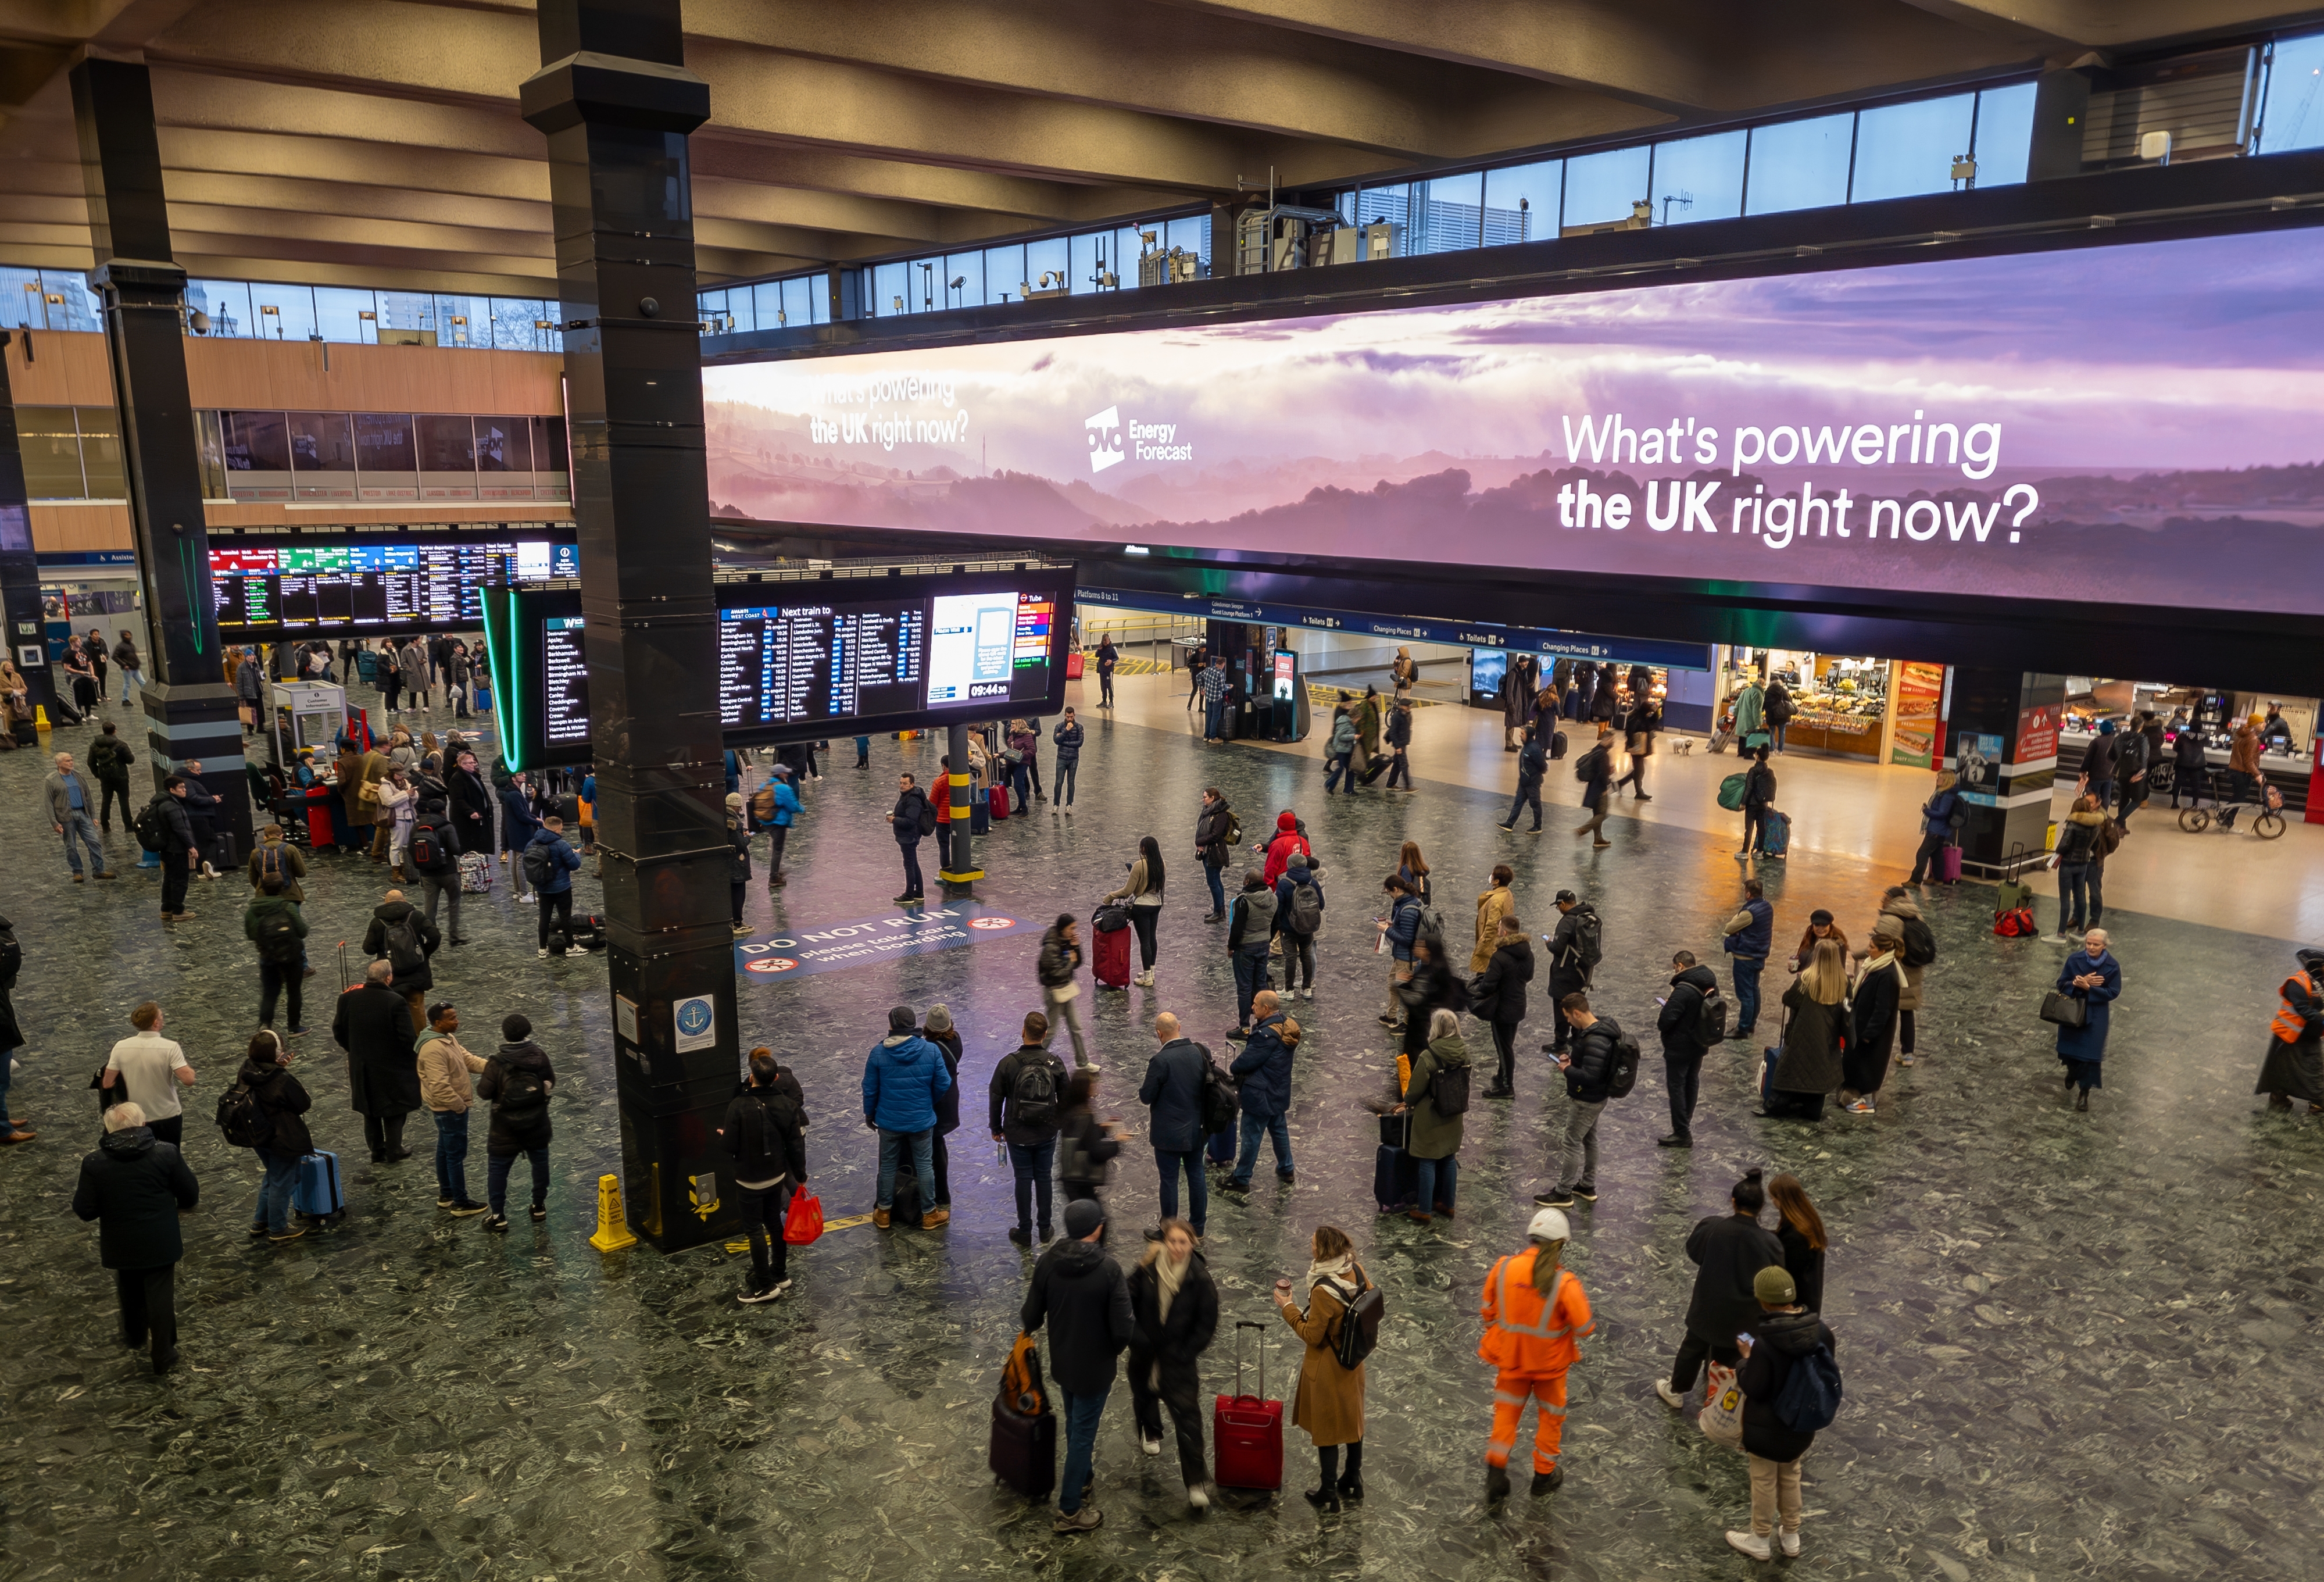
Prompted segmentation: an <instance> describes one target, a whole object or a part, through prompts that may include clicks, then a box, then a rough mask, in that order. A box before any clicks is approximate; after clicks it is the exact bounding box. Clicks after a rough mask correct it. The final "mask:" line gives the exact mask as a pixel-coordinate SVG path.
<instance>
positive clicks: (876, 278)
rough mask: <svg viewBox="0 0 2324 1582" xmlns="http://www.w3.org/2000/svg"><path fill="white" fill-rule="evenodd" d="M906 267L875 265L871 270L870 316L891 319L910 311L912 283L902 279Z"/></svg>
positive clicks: (902, 265) (901, 265) (900, 265)
mask: <svg viewBox="0 0 2324 1582" xmlns="http://www.w3.org/2000/svg"><path fill="white" fill-rule="evenodd" d="M906 267H907V266H906V265H904V264H876V265H874V266H873V268H872V270H871V316H872V317H873V318H874V319H892V318H894V317H895V316H896V315H897V314H899V313H905V312H909V311H910V310H911V300H910V298H911V289H912V282H909V281H908V280H906V279H905V278H904V271H905V269H906Z"/></svg>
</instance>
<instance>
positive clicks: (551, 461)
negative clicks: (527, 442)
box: [532, 417, 570, 473]
mask: <svg viewBox="0 0 2324 1582" xmlns="http://www.w3.org/2000/svg"><path fill="white" fill-rule="evenodd" d="M532 465H533V470H535V471H536V472H551V473H563V472H566V471H568V470H570V466H569V464H568V463H567V460H566V458H565V420H564V419H563V418H557V417H549V418H535V419H533V420H532Z"/></svg>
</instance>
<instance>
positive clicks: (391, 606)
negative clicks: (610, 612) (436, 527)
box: [210, 539, 581, 642]
mask: <svg viewBox="0 0 2324 1582" xmlns="http://www.w3.org/2000/svg"><path fill="white" fill-rule="evenodd" d="M580 569H581V562H580V551H579V550H578V548H577V547H576V546H575V545H573V544H570V543H560V542H558V541H555V540H551V539H503V540H496V541H476V542H473V543H430V542H418V541H396V540H392V539H390V540H385V541H380V542H376V543H336V544H334V543H308V544H297V543H288V544H282V545H279V546H277V545H264V546H257V545H240V544H237V545H233V546H230V547H225V548H221V547H218V546H216V545H213V546H212V547H211V549H210V598H211V603H212V605H213V606H215V607H216V609H217V624H218V629H219V631H220V632H221V633H222V634H224V635H225V636H226V638H227V640H228V641H233V642H238V641H245V640H250V639H260V640H269V639H272V637H275V636H278V635H284V636H305V635H310V634H318V633H324V632H358V633H363V634H367V635H386V634H391V633H404V632H424V631H429V630H447V631H448V630H453V629H461V630H466V629H473V628H474V627H475V626H477V625H479V624H481V623H482V622H483V620H484V601H483V596H482V594H481V592H480V591H479V590H481V589H482V588H484V587H487V586H489V585H491V584H493V583H512V584H522V583H527V582H545V581H548V580H549V579H550V578H569V577H576V576H578V575H579V574H580Z"/></svg>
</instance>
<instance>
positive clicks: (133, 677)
mask: <svg viewBox="0 0 2324 1582" xmlns="http://www.w3.org/2000/svg"><path fill="white" fill-rule="evenodd" d="M133 686H134V687H135V688H136V689H138V690H139V691H141V692H142V691H143V690H144V689H145V672H144V671H122V672H121V705H122V707H123V708H127V707H128V706H129V689H130V688H131V687H133Z"/></svg>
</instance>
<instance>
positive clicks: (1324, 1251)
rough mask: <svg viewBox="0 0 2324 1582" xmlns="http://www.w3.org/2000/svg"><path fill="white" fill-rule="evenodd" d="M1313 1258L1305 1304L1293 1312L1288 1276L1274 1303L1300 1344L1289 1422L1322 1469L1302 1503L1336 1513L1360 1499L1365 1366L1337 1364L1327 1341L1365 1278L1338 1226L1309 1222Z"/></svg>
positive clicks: (1278, 1283)
mask: <svg viewBox="0 0 2324 1582" xmlns="http://www.w3.org/2000/svg"><path fill="white" fill-rule="evenodd" d="M1312 1256H1313V1259H1314V1261H1313V1262H1312V1263H1309V1264H1308V1265H1307V1272H1306V1274H1305V1276H1303V1277H1302V1279H1301V1281H1300V1283H1301V1284H1302V1285H1304V1286H1305V1288H1306V1291H1307V1310H1306V1311H1305V1313H1302V1312H1301V1311H1300V1310H1299V1308H1298V1304H1297V1303H1296V1301H1295V1300H1294V1299H1293V1297H1292V1282H1291V1281H1288V1280H1278V1281H1276V1282H1275V1303H1276V1307H1277V1310H1279V1311H1280V1312H1281V1313H1282V1315H1283V1321H1284V1322H1285V1323H1286V1324H1288V1325H1290V1326H1291V1328H1292V1331H1293V1332H1294V1333H1295V1334H1296V1335H1297V1336H1298V1337H1299V1338H1300V1339H1301V1341H1303V1342H1304V1343H1305V1345H1306V1347H1307V1355H1305V1356H1304V1357H1302V1358H1301V1359H1300V1362H1299V1392H1298V1394H1297V1395H1296V1397H1295V1398H1294V1400H1293V1402H1292V1408H1291V1420H1292V1423H1293V1424H1294V1425H1295V1426H1296V1427H1298V1428H1303V1429H1306V1430H1307V1437H1308V1439H1311V1440H1312V1441H1314V1446H1315V1455H1316V1459H1317V1461H1318V1463H1319V1464H1320V1465H1321V1466H1322V1469H1323V1482H1322V1484H1321V1485H1319V1486H1318V1487H1316V1488H1315V1489H1314V1490H1312V1491H1310V1492H1309V1494H1308V1495H1307V1503H1309V1504H1311V1505H1313V1506H1314V1507H1315V1508H1316V1509H1318V1510H1320V1511H1337V1510H1339V1509H1340V1503H1341V1502H1342V1500H1360V1499H1362V1498H1363V1497H1364V1365H1363V1364H1361V1363H1358V1364H1357V1365H1355V1366H1354V1367H1352V1368H1343V1367H1342V1366H1341V1365H1340V1358H1339V1355H1338V1353H1337V1352H1336V1351H1335V1350H1334V1349H1333V1343H1334V1342H1335V1341H1336V1340H1337V1339H1338V1337H1339V1330H1340V1319H1341V1318H1342V1316H1343V1315H1344V1314H1345V1313H1346V1312H1347V1310H1348V1308H1349V1306H1350V1305H1351V1303H1353V1302H1354V1300H1356V1296H1357V1293H1358V1292H1360V1291H1362V1290H1363V1288H1364V1284H1365V1276H1364V1272H1363V1266H1362V1265H1361V1264H1360V1263H1357V1262H1356V1253H1355V1245H1354V1244H1353V1243H1351V1242H1350V1241H1349V1240H1348V1233H1347V1232H1345V1231H1343V1230H1342V1229H1340V1228H1339V1227H1338V1226H1330V1225H1319V1226H1316V1227H1315V1239H1314V1245H1313V1250H1312ZM1342 1445H1345V1446H1346V1447H1347V1448H1348V1466H1347V1470H1346V1471H1345V1472H1344V1473H1343V1472H1342V1471H1341V1470H1340V1447H1341V1446H1342Z"/></svg>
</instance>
